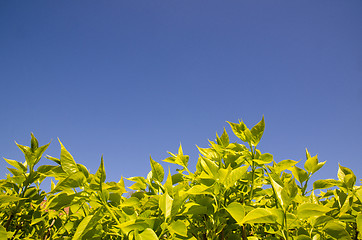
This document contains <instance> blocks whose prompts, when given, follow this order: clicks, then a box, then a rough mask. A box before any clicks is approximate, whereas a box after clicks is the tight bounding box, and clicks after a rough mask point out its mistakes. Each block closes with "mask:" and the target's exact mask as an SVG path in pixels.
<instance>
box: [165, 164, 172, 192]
mask: <svg viewBox="0 0 362 240" xmlns="http://www.w3.org/2000/svg"><path fill="white" fill-rule="evenodd" d="M163 186H164V188H165V189H166V191H167V192H168V193H170V194H171V196H173V186H172V176H171V171H170V168H169V169H168V175H167V178H166V182H165V184H164V185H163Z"/></svg>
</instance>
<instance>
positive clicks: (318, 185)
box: [313, 179, 341, 189]
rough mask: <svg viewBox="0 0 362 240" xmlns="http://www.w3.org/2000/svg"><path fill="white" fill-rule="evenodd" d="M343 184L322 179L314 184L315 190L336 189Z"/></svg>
mask: <svg viewBox="0 0 362 240" xmlns="http://www.w3.org/2000/svg"><path fill="white" fill-rule="evenodd" d="M340 185H341V182H340V181H338V180H334V179H321V180H317V181H315V182H314V183H313V188H314V189H324V188H331V187H336V186H340Z"/></svg>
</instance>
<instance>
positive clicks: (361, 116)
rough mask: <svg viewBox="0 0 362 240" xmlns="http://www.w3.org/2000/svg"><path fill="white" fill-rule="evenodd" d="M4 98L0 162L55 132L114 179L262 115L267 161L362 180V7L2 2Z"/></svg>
mask: <svg viewBox="0 0 362 240" xmlns="http://www.w3.org/2000/svg"><path fill="white" fill-rule="evenodd" d="M0 91H1V94H0V116H1V118H0V119H1V120H0V123H1V124H0V132H1V138H0V156H1V157H6V158H10V159H18V160H20V159H21V160H23V155H22V154H21V152H20V151H19V150H18V149H17V147H16V145H15V144H14V140H16V141H17V142H18V143H20V144H24V145H25V144H26V145H28V144H29V143H30V132H34V134H35V135H36V137H37V138H38V140H39V141H40V143H41V144H42V145H43V144H46V143H47V142H49V141H50V140H52V143H51V146H50V148H49V149H48V151H47V152H46V153H47V154H49V155H52V156H56V157H57V156H59V154H60V147H59V143H58V142H57V137H59V138H60V139H61V140H62V142H63V144H64V145H65V146H66V147H67V149H68V150H69V151H70V152H71V153H72V154H73V156H74V158H75V159H76V161H77V162H79V163H82V164H84V165H86V166H87V167H88V168H89V169H90V170H91V172H93V173H94V172H95V171H96V170H97V168H98V165H99V162H100V157H101V155H102V154H104V159H105V167H106V171H107V180H108V181H118V180H119V179H120V177H121V176H124V177H131V176H146V175H147V173H148V171H150V166H149V156H150V155H151V156H152V158H153V159H154V160H156V161H161V160H162V159H164V158H166V157H168V154H167V151H171V152H176V151H177V149H178V146H179V144H180V142H181V143H182V145H183V148H184V153H187V154H189V155H190V158H191V159H190V165H191V166H193V167H194V166H195V165H196V161H197V156H198V153H197V149H196V146H195V145H196V144H197V145H198V146H200V147H207V145H208V141H207V140H208V139H212V140H213V139H215V132H216V131H217V132H218V133H221V132H222V131H223V128H224V127H226V129H227V131H228V132H229V133H230V134H231V129H230V127H229V126H228V124H227V123H226V122H225V121H232V122H236V121H237V120H238V119H239V118H242V119H243V120H244V121H245V122H246V124H247V125H248V126H250V127H251V126H253V125H254V124H256V123H257V122H258V121H259V120H260V119H261V117H262V115H263V114H264V116H265V121H266V129H265V134H264V136H263V139H262V142H261V144H260V149H261V151H262V152H270V153H272V154H273V155H274V158H275V160H276V161H281V160H283V159H294V160H303V161H304V159H305V148H308V149H309V150H310V152H311V154H312V155H315V154H319V159H320V161H325V160H327V164H326V165H325V167H324V168H322V170H320V172H319V173H318V174H317V176H316V177H317V178H336V176H337V169H338V163H341V164H342V165H343V166H346V167H349V168H351V169H352V170H353V171H354V172H355V174H356V175H357V178H358V179H361V178H362V171H361V168H362V154H361V149H362V140H361V139H362V137H361V136H362V127H361V120H362V1H360V0H350V1H340V0H321V1H287V0H286V1H279V0H275V1H269V0H268V1H262V0H260V1H251V0H250V1H244V0H242V1H240V0H238V1H236V0H231V1H191V0H186V1H158V0H152V1H148V0H147V1H146V0H139V1H128V0H127V1H115V0H110V1H89V0H87V1H15V0H14V1H1V2H0ZM232 139H233V140H236V139H235V138H232ZM42 163H44V164H46V163H49V161H48V160H46V159H43V160H42ZM6 165H7V164H6V163H5V161H3V160H1V165H0V166H1V168H0V176H1V177H3V176H4V175H5V173H6V172H7V170H6V169H5V167H6ZM162 165H163V166H164V167H165V169H167V166H169V165H168V164H167V163H162ZM299 166H302V165H299ZM358 182H359V180H358Z"/></svg>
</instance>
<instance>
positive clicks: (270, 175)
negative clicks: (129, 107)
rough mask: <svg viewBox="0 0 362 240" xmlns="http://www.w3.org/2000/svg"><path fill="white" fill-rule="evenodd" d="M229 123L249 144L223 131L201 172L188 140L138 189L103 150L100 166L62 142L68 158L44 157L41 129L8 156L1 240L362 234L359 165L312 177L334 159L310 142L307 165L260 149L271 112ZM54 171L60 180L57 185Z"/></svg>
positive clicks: (203, 156) (203, 153)
mask: <svg viewBox="0 0 362 240" xmlns="http://www.w3.org/2000/svg"><path fill="white" fill-rule="evenodd" d="M229 124H230V126H231V128H232V131H233V133H234V134H235V135H236V136H237V137H238V138H239V139H240V140H241V141H242V142H244V143H245V144H241V143H237V142H235V143H230V142H229V137H228V134H227V133H226V131H225V130H224V132H223V134H222V135H221V136H218V135H216V140H215V141H210V147H209V148H199V151H200V156H199V158H198V161H197V165H196V171H195V172H191V171H190V170H189V167H188V163H189V157H188V156H187V155H184V154H183V151H182V147H181V146H180V148H179V150H178V153H177V154H173V153H170V157H169V158H167V159H165V160H164V161H165V162H168V163H171V164H176V165H178V167H179V168H180V169H179V170H178V172H177V173H176V174H174V175H171V173H170V170H169V171H168V173H167V172H166V173H165V171H164V169H163V167H162V166H161V164H160V163H158V162H156V161H154V160H153V159H150V164H151V171H150V173H149V174H148V175H147V177H131V178H128V180H131V181H133V182H134V184H133V185H132V186H131V187H130V189H131V191H130V192H127V190H126V189H125V185H124V182H123V178H121V179H120V181H119V182H106V181H105V180H106V172H105V169H104V163H103V158H102V159H101V163H100V166H99V168H98V170H97V172H96V173H95V174H91V173H89V171H88V170H87V168H86V167H85V166H83V165H81V164H78V163H76V162H75V161H74V159H73V157H72V155H71V154H70V153H69V152H68V151H67V150H66V148H65V147H64V146H63V144H62V143H61V142H60V141H59V142H60V147H61V154H60V158H55V157H50V156H46V158H48V159H50V160H52V161H54V162H55V165H40V166H39V165H38V163H39V160H40V159H41V157H42V155H43V153H44V152H45V150H46V149H47V147H48V146H49V144H47V145H45V146H39V145H38V141H37V139H36V138H35V137H34V135H33V134H32V135H31V146H30V147H28V146H22V145H19V144H17V145H18V147H19V148H20V150H21V151H22V152H23V153H24V155H25V162H19V161H15V160H10V159H5V161H6V162H7V163H8V164H10V165H11V166H12V167H11V168H8V170H9V171H10V174H8V175H7V176H6V179H2V180H0V189H1V192H0V194H1V195H0V207H1V208H0V209H1V212H0V219H1V225H0V239H1V240H2V239H137V240H152V239H229V240H233V239H235V240H236V239H243V240H246V239H248V240H254V239H269V240H273V239H297V240H307V239H309V240H310V239H313V240H318V239H362V238H361V235H362V234H361V233H362V213H361V212H362V188H361V187H360V186H355V184H356V176H355V175H354V174H353V172H352V171H351V170H350V169H348V168H345V167H342V166H339V170H338V180H334V179H325V180H317V181H315V182H314V183H313V185H312V184H311V183H310V182H309V179H310V178H311V176H312V175H313V174H315V173H316V172H317V171H318V170H319V169H320V168H321V167H323V165H324V164H325V162H319V161H318V158H317V156H313V157H312V156H311V155H310V154H309V152H308V151H306V161H305V162H304V169H303V168H300V167H297V166H296V165H297V164H298V162H297V161H293V160H283V161H281V162H278V163H276V162H275V161H274V160H273V155H271V154H270V153H262V152H261V151H260V150H259V149H257V145H258V143H259V141H260V140H261V138H262V135H263V132H264V126H265V124H264V118H263V119H262V120H261V121H260V122H259V123H258V124H256V125H255V126H254V127H253V128H251V129H249V128H247V126H246V125H245V124H244V123H243V122H242V121H240V122H239V123H231V122H229ZM45 178H51V179H54V181H55V183H53V181H52V182H51V191H50V192H48V193H46V192H44V191H42V190H41V189H40V183H41V182H42V181H43V180H44V179H45ZM308 184H309V185H308ZM308 186H309V188H308ZM308 189H311V190H309V191H308ZM316 190H318V191H316ZM317 192H318V193H317Z"/></svg>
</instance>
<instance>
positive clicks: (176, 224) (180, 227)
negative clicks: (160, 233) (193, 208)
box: [170, 220, 187, 237]
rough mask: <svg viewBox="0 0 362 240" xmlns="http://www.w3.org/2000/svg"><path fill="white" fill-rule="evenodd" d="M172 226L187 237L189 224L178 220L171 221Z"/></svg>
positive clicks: (176, 231)
mask: <svg viewBox="0 0 362 240" xmlns="http://www.w3.org/2000/svg"><path fill="white" fill-rule="evenodd" d="M170 228H171V230H172V231H173V232H175V233H177V234H178V235H181V236H184V237H187V226H186V224H185V223H184V222H183V221H181V220H177V221H176V222H173V223H171V225H170Z"/></svg>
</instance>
